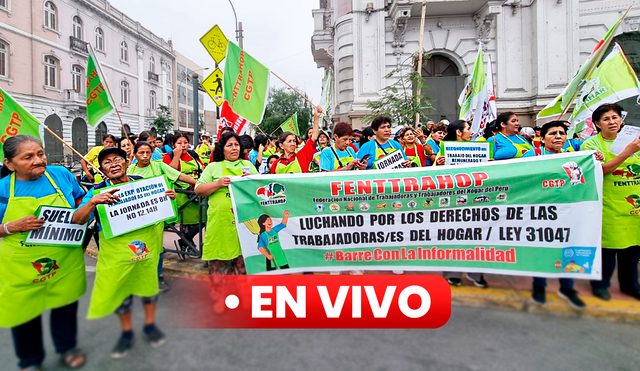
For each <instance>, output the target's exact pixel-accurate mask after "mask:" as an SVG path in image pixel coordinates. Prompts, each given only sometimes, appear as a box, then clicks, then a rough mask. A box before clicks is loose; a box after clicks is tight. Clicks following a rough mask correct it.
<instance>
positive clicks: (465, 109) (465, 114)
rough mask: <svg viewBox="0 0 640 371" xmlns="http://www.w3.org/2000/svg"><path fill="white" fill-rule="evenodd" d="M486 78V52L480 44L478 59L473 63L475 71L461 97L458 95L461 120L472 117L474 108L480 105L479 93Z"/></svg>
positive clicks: (472, 72)
mask: <svg viewBox="0 0 640 371" xmlns="http://www.w3.org/2000/svg"><path fill="white" fill-rule="evenodd" d="M485 78H486V76H485V74H484V52H483V51H482V44H480V47H479V48H478V55H477V56H476V61H475V62H474V63H473V71H471V76H469V82H468V83H467V85H466V86H465V88H464V90H463V91H462V93H460V97H458V104H459V105H460V120H469V119H470V118H471V114H472V113H473V112H472V109H473V108H474V107H476V106H477V105H478V94H479V93H480V91H481V90H482V89H483V88H484V80H485Z"/></svg>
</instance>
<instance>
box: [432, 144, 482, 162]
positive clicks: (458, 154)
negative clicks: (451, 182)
mask: <svg viewBox="0 0 640 371" xmlns="http://www.w3.org/2000/svg"><path fill="white" fill-rule="evenodd" d="M442 150H443V151H444V158H445V163H444V164H445V165H458V164H475V163H480V162H487V161H489V160H490V159H491V156H492V150H491V142H442Z"/></svg>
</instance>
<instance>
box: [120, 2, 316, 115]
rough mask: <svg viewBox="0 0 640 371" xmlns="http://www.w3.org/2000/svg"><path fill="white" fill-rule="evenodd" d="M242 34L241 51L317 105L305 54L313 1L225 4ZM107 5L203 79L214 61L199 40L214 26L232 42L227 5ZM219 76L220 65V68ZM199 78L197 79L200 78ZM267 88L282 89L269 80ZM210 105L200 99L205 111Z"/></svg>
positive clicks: (310, 66)
mask: <svg viewBox="0 0 640 371" xmlns="http://www.w3.org/2000/svg"><path fill="white" fill-rule="evenodd" d="M231 1H232V2H233V6H234V7H235V11H236V15H237V17H238V21H239V22H242V28H243V30H244V32H243V35H244V39H243V43H244V50H245V51H246V52H247V53H249V54H251V55H252V56H253V57H254V58H256V59H257V60H259V61H260V62H262V64H264V65H265V66H266V67H268V68H269V69H271V70H272V71H273V72H275V73H276V74H278V76H280V77H282V78H283V79H284V80H285V81H287V82H288V83H289V84H291V85H292V86H294V87H296V88H297V89H298V90H299V91H301V92H304V91H306V92H307V95H308V96H309V97H310V98H311V100H312V101H313V102H315V103H319V101H320V93H321V89H322V77H323V69H319V68H317V67H316V63H315V62H314V61H313V56H312V54H311V36H312V35H313V17H312V15H311V10H313V9H316V8H318V3H319V2H318V0H276V1H265V0H231ZM109 3H110V4H111V5H112V6H113V7H115V8H117V9H118V10H120V11H122V12H124V13H125V14H127V15H128V16H129V17H131V18H132V19H134V20H136V21H138V22H140V24H141V25H142V26H143V27H145V28H147V29H148V30H150V31H151V32H153V33H154V34H156V35H158V36H160V37H162V38H163V39H165V40H169V39H170V40H172V41H173V48H174V50H177V51H179V52H180V53H181V54H182V55H184V56H186V57H187V58H189V59H191V60H192V61H194V62H195V63H197V64H198V65H200V66H201V67H209V70H208V71H204V76H205V77H206V76H207V75H208V74H209V73H211V72H212V71H213V69H214V61H213V59H212V58H211V56H209V53H208V52H207V51H206V50H205V49H204V47H203V46H202V44H200V37H202V35H204V34H205V33H206V32H207V31H209V29H210V28H211V27H213V26H214V25H216V24H217V25H218V26H219V27H220V28H221V29H222V32H223V33H224V34H225V36H226V37H227V38H228V39H229V40H231V41H233V42H236V43H237V41H236V38H235V35H236V32H235V30H236V27H235V18H234V15H233V9H232V7H231V4H230V3H229V0H109ZM220 69H222V70H223V71H224V61H223V62H222V64H221V65H220ZM201 74H202V73H201ZM269 85H270V86H273V87H286V85H284V84H283V83H282V82H280V80H278V79H277V78H276V77H275V76H273V75H271V77H270V83H269ZM214 107H215V104H214V103H213V101H212V100H211V99H210V98H209V97H208V96H206V97H205V108H206V109H213V108H214Z"/></svg>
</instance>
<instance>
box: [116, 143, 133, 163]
mask: <svg viewBox="0 0 640 371" xmlns="http://www.w3.org/2000/svg"><path fill="white" fill-rule="evenodd" d="M118 148H120V149H122V150H124V152H125V153H126V154H127V162H129V163H131V161H132V159H133V143H132V142H131V140H130V139H129V138H128V137H122V138H120V139H118Z"/></svg>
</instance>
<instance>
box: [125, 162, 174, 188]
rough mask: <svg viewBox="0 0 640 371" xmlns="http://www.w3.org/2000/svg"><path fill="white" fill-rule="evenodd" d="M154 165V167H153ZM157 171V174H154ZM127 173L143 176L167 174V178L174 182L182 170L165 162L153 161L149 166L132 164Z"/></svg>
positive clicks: (150, 176) (151, 176)
mask: <svg viewBox="0 0 640 371" xmlns="http://www.w3.org/2000/svg"><path fill="white" fill-rule="evenodd" d="M152 167H153V169H152ZM154 172H155V174H154ZM127 174H129V175H138V176H141V177H143V178H145V179H146V178H153V177H154V176H158V175H165V176H166V177H167V179H168V180H169V181H170V182H172V183H174V182H175V181H176V180H178V177H180V174H181V173H180V172H179V171H178V170H176V169H174V168H172V167H171V166H169V165H167V164H165V163H164V162H154V161H152V162H151V163H150V164H149V166H147V167H138V165H137V164H135V165H131V166H129V167H128V168H127Z"/></svg>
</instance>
